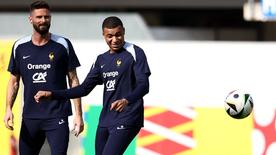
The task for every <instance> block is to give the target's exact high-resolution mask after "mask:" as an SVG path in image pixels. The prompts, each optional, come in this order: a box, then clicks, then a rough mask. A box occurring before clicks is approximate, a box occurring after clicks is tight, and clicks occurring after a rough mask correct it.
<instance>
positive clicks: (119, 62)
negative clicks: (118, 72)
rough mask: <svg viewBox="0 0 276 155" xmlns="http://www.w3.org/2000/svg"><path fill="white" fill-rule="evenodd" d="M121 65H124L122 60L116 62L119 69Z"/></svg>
mask: <svg viewBox="0 0 276 155" xmlns="http://www.w3.org/2000/svg"><path fill="white" fill-rule="evenodd" d="M121 64H122V60H121V59H118V60H117V61H116V65H117V67H120V66H121Z"/></svg>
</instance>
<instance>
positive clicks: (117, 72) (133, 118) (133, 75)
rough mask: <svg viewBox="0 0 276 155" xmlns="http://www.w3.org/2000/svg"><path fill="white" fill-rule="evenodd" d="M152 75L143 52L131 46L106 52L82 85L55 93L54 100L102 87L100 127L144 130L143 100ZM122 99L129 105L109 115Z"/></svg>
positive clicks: (93, 66) (100, 56) (98, 58)
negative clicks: (119, 126) (116, 103)
mask: <svg viewBox="0 0 276 155" xmlns="http://www.w3.org/2000/svg"><path fill="white" fill-rule="evenodd" d="M150 74H151V72H150V69H149V66H148V62H147V58H146V56H145V53H144V51H143V50H142V49H141V48H140V47H138V46H136V45H134V44H130V43H127V42H126V43H125V45H124V47H123V48H122V49H121V50H120V51H117V52H116V53H110V51H107V52H105V53H103V54H101V55H99V56H98V57H97V60H96V62H95V63H94V64H93V65H92V67H91V70H90V72H89V73H88V75H87V77H86V78H85V80H84V82H83V83H82V84H81V85H79V86H77V87H74V88H72V89H67V90H55V91H53V96H52V97H53V98H56V99H61V98H62V99H64V98H77V97H81V96H85V95H87V94H89V92H91V91H92V89H93V88H94V87H95V86H96V85H100V84H104V92H103V93H104V95H103V109H102V111H101V115H100V121H99V126H102V127H109V126H113V125H126V126H140V127H141V126H143V123H144V105H143V104H144V103H143V96H144V95H146V94H147V93H148V91H149V79H148V78H149V76H150ZM122 98H125V99H127V100H128V101H129V104H128V105H127V106H126V107H125V108H124V110H123V111H122V112H117V111H115V110H112V111H110V106H111V103H113V102H114V101H116V100H119V99H122Z"/></svg>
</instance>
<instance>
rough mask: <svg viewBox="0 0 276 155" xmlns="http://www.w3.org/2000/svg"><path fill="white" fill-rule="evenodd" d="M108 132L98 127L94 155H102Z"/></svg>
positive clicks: (106, 129)
mask: <svg viewBox="0 0 276 155" xmlns="http://www.w3.org/2000/svg"><path fill="white" fill-rule="evenodd" d="M108 135H109V132H108V128H104V127H98V128H97V132H96V141H95V152H96V155H102V154H103V149H104V146H105V143H106V141H107V138H108Z"/></svg>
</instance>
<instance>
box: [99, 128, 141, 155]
mask: <svg viewBox="0 0 276 155" xmlns="http://www.w3.org/2000/svg"><path fill="white" fill-rule="evenodd" d="M140 129H141V128H140V127H124V128H121V127H118V128H117V126H116V127H114V128H112V130H111V131H110V134H109V137H108V140H107V142H106V145H105V147H104V150H103V154H102V155H110V154H112V155H122V154H123V153H124V152H125V150H126V149H127V147H128V145H129V144H130V143H131V141H132V140H133V139H134V138H135V136H136V135H137V134H138V133H139V131H140Z"/></svg>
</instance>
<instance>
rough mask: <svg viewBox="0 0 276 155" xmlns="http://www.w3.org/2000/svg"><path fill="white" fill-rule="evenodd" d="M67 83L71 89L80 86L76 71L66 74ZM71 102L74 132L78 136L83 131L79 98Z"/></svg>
mask: <svg viewBox="0 0 276 155" xmlns="http://www.w3.org/2000/svg"><path fill="white" fill-rule="evenodd" d="M68 81H69V86H70V87H71V88H73V87H76V86H78V85H79V84H80V83H79V78H78V75H77V71H76V69H74V70H72V71H69V72H68ZM73 102H74V107H75V117H74V131H75V135H76V136H78V135H79V134H80V133H81V132H82V131H83V129H84V123H83V117H82V106H81V98H75V99H73Z"/></svg>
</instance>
